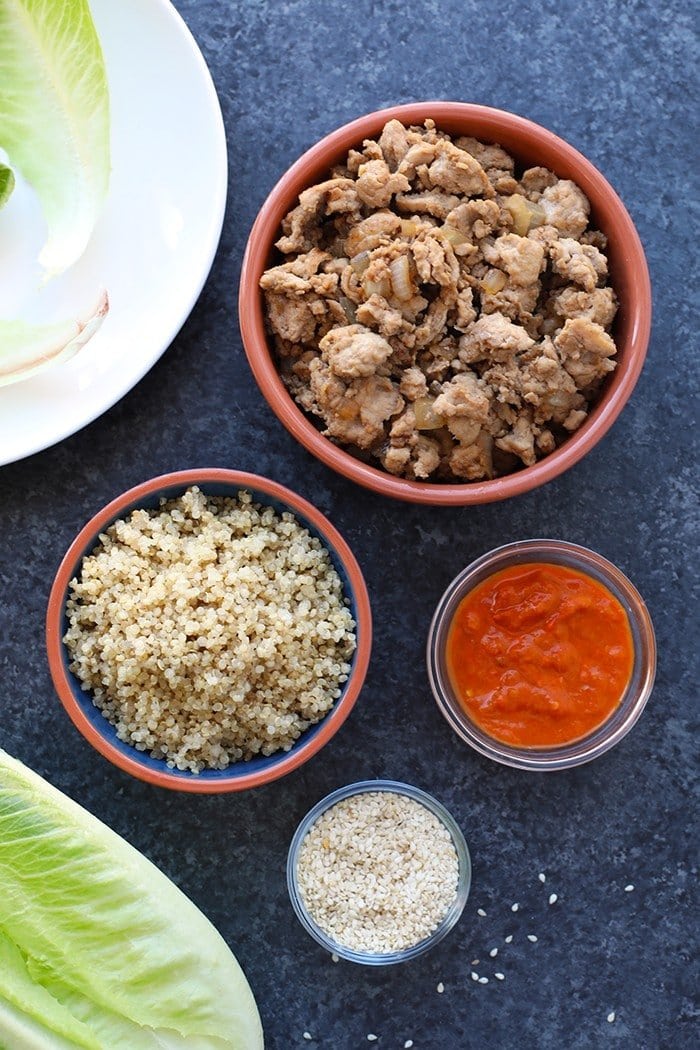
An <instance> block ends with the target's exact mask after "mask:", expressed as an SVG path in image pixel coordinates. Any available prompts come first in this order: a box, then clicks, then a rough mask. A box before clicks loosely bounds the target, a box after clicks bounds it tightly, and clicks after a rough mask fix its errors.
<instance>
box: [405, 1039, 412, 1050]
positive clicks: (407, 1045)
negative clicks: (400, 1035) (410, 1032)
mask: <svg viewBox="0 0 700 1050" xmlns="http://www.w3.org/2000/svg"><path fill="white" fill-rule="evenodd" d="M412 1046H413V1040H412V1039H407V1040H406V1042H405V1043H404V1044H403V1050H411V1047H412Z"/></svg>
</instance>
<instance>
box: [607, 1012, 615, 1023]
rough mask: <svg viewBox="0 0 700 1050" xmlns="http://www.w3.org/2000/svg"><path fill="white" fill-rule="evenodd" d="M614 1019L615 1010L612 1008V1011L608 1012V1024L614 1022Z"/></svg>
mask: <svg viewBox="0 0 700 1050" xmlns="http://www.w3.org/2000/svg"><path fill="white" fill-rule="evenodd" d="M614 1020H615V1011H614V1010H611V1011H610V1013H609V1014H608V1024H612V1023H613V1021H614Z"/></svg>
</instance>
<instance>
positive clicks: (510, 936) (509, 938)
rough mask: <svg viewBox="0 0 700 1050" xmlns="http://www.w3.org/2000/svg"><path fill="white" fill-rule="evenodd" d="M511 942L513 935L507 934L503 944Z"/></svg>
mask: <svg viewBox="0 0 700 1050" xmlns="http://www.w3.org/2000/svg"><path fill="white" fill-rule="evenodd" d="M512 940H513V934H512V933H509V934H508V936H507V937H506V938H505V942H506V944H510V942H511V941H512Z"/></svg>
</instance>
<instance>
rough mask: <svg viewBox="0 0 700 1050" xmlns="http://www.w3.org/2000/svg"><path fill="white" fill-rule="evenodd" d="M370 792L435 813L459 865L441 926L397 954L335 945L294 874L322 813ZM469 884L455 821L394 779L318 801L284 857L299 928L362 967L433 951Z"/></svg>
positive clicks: (346, 789)
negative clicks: (311, 910)
mask: <svg viewBox="0 0 700 1050" xmlns="http://www.w3.org/2000/svg"><path fill="white" fill-rule="evenodd" d="M369 791H390V792H392V793H393V794H395V795H405V796H406V797H407V798H412V799H414V801H416V802H420V804H421V805H422V806H425V808H426V809H429V810H430V812H431V813H434V814H435V816H436V817H437V818H438V820H440V821H441V822H442V823H443V824H444V826H445V827H446V828H447V830H448V831H449V833H450V835H451V836H452V842H453V844H454V848H455V850H456V852H457V859H458V862H459V875H458V881H457V893H456V895H455V899H454V900H453V902H452V904H451V905H450V907H449V908H448V910H447V914H446V915H445V917H444V919H443V920H442V922H441V923H440V925H439V926H437V927H436V929H434V930H433V932H432V933H431V934H430V935H429V936H428V937H425V938H424V939H423V940H422V941H419V942H418V943H417V944H413V945H411V947H410V948H405V949H404V950H403V951H398V952H383V953H379V952H359V951H355V950H354V949H353V948H348V947H346V946H345V945H343V944H338V942H337V941H334V940H333V938H332V937H330V936H329V935H328V934H327V933H326V932H325V930H322V929H321V927H320V926H318V925H317V924H316V923H315V922H314V920H313V919H312V918H311V916H310V915H309V913H308V911H307V910H306V906H305V904H304V902H303V899H302V897H301V893H300V891H299V881H298V874H297V865H298V861H299V851H300V849H301V845H302V843H303V841H304V839H305V838H306V835H307V833H308V832H309V830H310V828H311V826H312V824H314V823H315V822H316V821H317V820H318V818H319V817H320V816H321V814H322V813H325V811H326V810H328V809H331V808H332V807H333V806H334V805H335V804H336V803H337V802H341V801H342V800H343V799H345V798H350V797H352V796H354V795H362V794H364V793H365V792H369ZM471 881H472V865H471V859H470V857H469V850H468V849H467V844H466V842H465V841H464V835H463V834H462V832H461V831H460V829H459V826H458V825H457V823H456V822H455V820H454V818H453V817H452V816H451V814H450V813H449V812H448V811H447V810H446V809H445V807H444V806H443V805H441V803H439V802H438V801H437V800H436V799H434V798H433V797H432V795H428V794H427V793H426V792H425V791H421V790H420V788H416V787H412V786H411V785H410V784H402V783H400V782H399V781H396V780H362V781H359V782H358V783H356V784H348V785H347V787H343V788H339V789H338V790H337V791H333V792H331V794H330V795H326V797H325V798H322V799H321V801H320V802H317V803H316V805H315V806H314V807H313V809H311V810H310V811H309V812H308V813H307V814H306V816H305V817H304V819H303V820H302V822H301V823H300V824H299V827H298V828H297V830H296V831H295V833H294V837H293V839H292V841H291V844H290V847H289V854H288V856H287V889H288V890H289V897H290V900H291V902H292V907H293V908H294V911H295V913H296V916H297V918H298V920H299V922H300V923H301V925H302V926H303V927H304V929H305V930H306V932H307V933H310V934H311V936H312V937H313V938H314V940H316V941H318V943H319V944H320V945H321V947H322V948H325V949H326V951H329V952H331V953H332V954H335V955H337V956H339V957H340V958H342V959H347V960H349V961H350V962H354V963H363V964H364V965H365V966H388V965H391V964H392V963H400V962H408V960H409V959H415V958H416V957H417V956H418V955H423V953H424V952H427V951H429V950H430V949H431V948H433V947H434V946H435V945H436V944H437V943H438V942H439V941H441V940H442V939H443V937H446V936H447V934H448V933H449V932H450V930H451V929H452V927H453V926H455V925H456V923H457V920H458V919H459V917H460V915H461V914H462V912H463V911H464V905H465V904H466V903H467V898H468V896H469V889H470V887H471Z"/></svg>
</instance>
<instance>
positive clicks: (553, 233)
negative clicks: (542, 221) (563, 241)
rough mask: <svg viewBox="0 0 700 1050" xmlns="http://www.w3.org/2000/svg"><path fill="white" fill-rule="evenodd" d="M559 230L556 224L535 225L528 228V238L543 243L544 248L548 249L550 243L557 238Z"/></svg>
mask: <svg viewBox="0 0 700 1050" xmlns="http://www.w3.org/2000/svg"><path fill="white" fill-rule="evenodd" d="M560 236H561V235H560V233H559V230H558V229H557V228H556V226H549V225H545V226H535V227H533V229H531V230H528V234H527V237H528V240H530V241H537V242H538V243H539V244H542V245H544V247H545V249H546V250H547V251H549V249H550V248H551V247H552V245H553V244H554V243H555V242H556V241H558V240H559V237H560Z"/></svg>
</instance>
